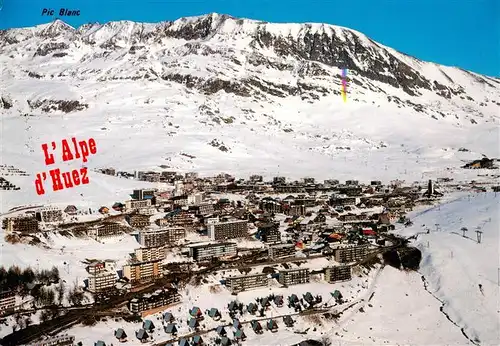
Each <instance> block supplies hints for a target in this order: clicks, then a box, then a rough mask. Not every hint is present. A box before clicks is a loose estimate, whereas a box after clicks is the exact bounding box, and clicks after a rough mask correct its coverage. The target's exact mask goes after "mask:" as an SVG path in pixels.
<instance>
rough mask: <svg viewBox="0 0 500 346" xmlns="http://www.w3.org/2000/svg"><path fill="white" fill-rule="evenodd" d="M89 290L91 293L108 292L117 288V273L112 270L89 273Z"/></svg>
mask: <svg viewBox="0 0 500 346" xmlns="http://www.w3.org/2000/svg"><path fill="white" fill-rule="evenodd" d="M88 280H89V286H88V290H89V292H91V293H102V292H108V291H110V290H112V289H114V288H115V283H116V273H115V272H111V271H102V272H98V273H95V274H92V275H89V277H88Z"/></svg>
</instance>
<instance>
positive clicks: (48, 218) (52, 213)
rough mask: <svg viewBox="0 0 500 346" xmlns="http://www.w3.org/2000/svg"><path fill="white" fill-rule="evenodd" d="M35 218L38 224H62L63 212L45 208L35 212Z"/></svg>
mask: <svg viewBox="0 0 500 346" xmlns="http://www.w3.org/2000/svg"><path fill="white" fill-rule="evenodd" d="M35 217H36V219H37V220H38V221H40V222H62V221H63V212H62V210H61V209H58V208H54V207H47V208H43V209H40V210H39V211H37V212H36V213H35Z"/></svg>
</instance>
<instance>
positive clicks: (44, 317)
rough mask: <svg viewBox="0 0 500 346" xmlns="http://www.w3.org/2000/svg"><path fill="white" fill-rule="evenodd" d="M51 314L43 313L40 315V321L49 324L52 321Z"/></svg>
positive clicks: (45, 311) (44, 311)
mask: <svg viewBox="0 0 500 346" xmlns="http://www.w3.org/2000/svg"><path fill="white" fill-rule="evenodd" d="M50 315H51V314H50V312H49V311H47V310H43V311H42V313H41V314H40V321H42V322H47V321H49V320H50V319H51V316H50Z"/></svg>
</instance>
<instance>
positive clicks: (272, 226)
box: [258, 222, 281, 244]
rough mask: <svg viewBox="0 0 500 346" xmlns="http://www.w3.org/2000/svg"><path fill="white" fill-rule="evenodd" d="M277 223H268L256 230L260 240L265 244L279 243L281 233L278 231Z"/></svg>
mask: <svg viewBox="0 0 500 346" xmlns="http://www.w3.org/2000/svg"><path fill="white" fill-rule="evenodd" d="M279 227H280V226H279V223H278V222H275V223H268V224H265V225H262V226H260V227H259V229H258V233H259V234H260V239H261V240H262V241H263V242H264V243H267V244H270V243H279V242H281V232H280V231H279Z"/></svg>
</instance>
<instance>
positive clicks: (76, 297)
mask: <svg viewBox="0 0 500 346" xmlns="http://www.w3.org/2000/svg"><path fill="white" fill-rule="evenodd" d="M83 298H84V293H83V291H82V290H81V289H80V288H79V287H78V285H76V284H75V286H74V287H73V288H72V289H71V291H69V293H68V301H69V302H70V304H71V305H81V304H82V301H83Z"/></svg>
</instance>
